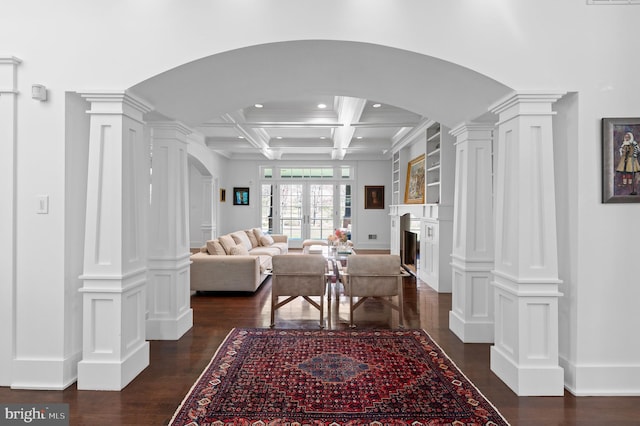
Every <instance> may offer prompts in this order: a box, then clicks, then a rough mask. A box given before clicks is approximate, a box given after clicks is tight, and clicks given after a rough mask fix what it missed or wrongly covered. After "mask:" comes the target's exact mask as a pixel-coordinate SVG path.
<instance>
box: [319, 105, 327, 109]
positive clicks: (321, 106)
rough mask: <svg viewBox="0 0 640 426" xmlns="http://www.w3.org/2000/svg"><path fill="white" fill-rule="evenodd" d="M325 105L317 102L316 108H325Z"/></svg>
mask: <svg viewBox="0 0 640 426" xmlns="http://www.w3.org/2000/svg"><path fill="white" fill-rule="evenodd" d="M326 107H327V104H318V108H320V109H325V108H326Z"/></svg>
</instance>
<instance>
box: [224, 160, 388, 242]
mask: <svg viewBox="0 0 640 426" xmlns="http://www.w3.org/2000/svg"><path fill="white" fill-rule="evenodd" d="M232 164H233V166H232V167H229V171H228V173H227V175H226V176H225V179H226V180H225V182H226V185H227V187H226V189H227V202H226V203H223V204H222V205H221V209H222V211H223V213H222V215H223V217H224V220H222V221H221V229H220V232H221V233H220V235H222V234H224V233H228V232H233V231H236V230H238V229H245V228H251V227H259V226H260V204H259V198H258V197H259V191H260V182H261V180H260V176H259V169H260V166H261V165H269V166H287V165H288V166H289V167H291V166H296V167H303V166H304V165H310V166H318V165H333V164H334V162H333V161H326V162H322V161H319V162H304V161H274V162H268V161H241V160H236V161H233V162H232ZM348 164H351V165H353V166H354V174H355V179H354V180H352V181H350V183H351V184H352V185H353V187H352V196H353V204H352V217H353V233H352V235H351V238H352V240H353V242H354V244H355V245H356V247H360V248H362V249H365V248H368V249H387V248H389V209H388V205H389V202H390V200H391V192H390V191H391V189H390V188H391V160H385V161H356V162H348ZM381 170H382V171H384V172H383V173H381ZM365 185H383V186H385V205H386V206H387V207H385V209H384V210H365V208H364V186H365ZM234 187H249V192H250V194H249V195H250V198H249V200H250V201H249V205H248V206H235V205H233V188H234ZM369 234H377V235H378V238H377V239H375V240H369V239H368V235H369Z"/></svg>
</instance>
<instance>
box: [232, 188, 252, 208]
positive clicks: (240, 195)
mask: <svg viewBox="0 0 640 426" xmlns="http://www.w3.org/2000/svg"><path fill="white" fill-rule="evenodd" d="M233 205H234V206H248V205H249V188H233Z"/></svg>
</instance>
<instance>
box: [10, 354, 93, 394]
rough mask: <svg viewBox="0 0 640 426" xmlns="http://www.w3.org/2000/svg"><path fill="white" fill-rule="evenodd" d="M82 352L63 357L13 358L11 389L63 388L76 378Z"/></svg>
mask: <svg viewBox="0 0 640 426" xmlns="http://www.w3.org/2000/svg"><path fill="white" fill-rule="evenodd" d="M81 359H82V352H81V351H79V352H76V353H75V354H73V355H71V356H69V357H67V358H64V359H15V360H13V362H12V366H13V373H12V376H11V388H12V389H37V390H64V389H66V388H68V387H69V386H71V385H72V384H73V383H75V381H76V380H77V378H78V362H80V360H81Z"/></svg>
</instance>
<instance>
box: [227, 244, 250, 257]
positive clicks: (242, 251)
mask: <svg viewBox="0 0 640 426" xmlns="http://www.w3.org/2000/svg"><path fill="white" fill-rule="evenodd" d="M229 254H231V255H232V256H249V250H247V248H246V247H245V246H243V245H242V244H238V245H237V246H234V247H231V253H229Z"/></svg>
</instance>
